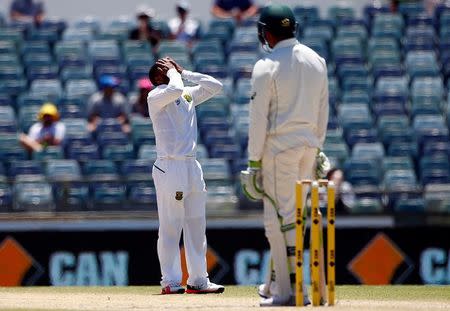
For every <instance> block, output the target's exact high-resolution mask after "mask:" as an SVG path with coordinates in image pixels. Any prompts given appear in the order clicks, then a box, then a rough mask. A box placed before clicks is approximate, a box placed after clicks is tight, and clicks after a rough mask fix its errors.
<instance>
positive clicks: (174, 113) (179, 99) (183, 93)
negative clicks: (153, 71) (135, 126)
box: [147, 69, 222, 159]
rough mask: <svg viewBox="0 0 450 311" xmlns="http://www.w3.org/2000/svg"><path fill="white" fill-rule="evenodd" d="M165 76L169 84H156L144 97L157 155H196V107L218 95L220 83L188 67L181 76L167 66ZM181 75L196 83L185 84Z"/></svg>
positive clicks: (160, 156)
mask: <svg viewBox="0 0 450 311" xmlns="http://www.w3.org/2000/svg"><path fill="white" fill-rule="evenodd" d="M167 76H168V77H169V79H170V81H169V83H168V84H167V85H165V84H163V85H159V86H157V87H156V88H155V89H153V90H152V91H151V92H150V93H149V94H148V97H147V103H148V110H149V114H150V118H151V120H152V123H153V130H154V132H155V137H156V152H157V154H158V158H169V159H170V158H182V157H195V154H196V147H197V118H196V115H195V106H196V105H198V104H201V103H202V102H204V101H206V100H208V99H209V98H211V97H212V96H214V95H215V94H217V93H218V92H219V91H220V90H221V89H222V83H220V82H219V81H218V80H216V79H214V78H213V77H211V76H208V75H204V74H200V73H196V72H191V71H188V70H183V72H182V74H181V75H180V74H179V73H178V72H177V71H176V70H175V69H170V70H169V71H168V72H167ZM182 78H184V79H185V80H188V81H190V82H193V83H195V84H197V85H196V86H193V87H185V86H184V84H183V80H182Z"/></svg>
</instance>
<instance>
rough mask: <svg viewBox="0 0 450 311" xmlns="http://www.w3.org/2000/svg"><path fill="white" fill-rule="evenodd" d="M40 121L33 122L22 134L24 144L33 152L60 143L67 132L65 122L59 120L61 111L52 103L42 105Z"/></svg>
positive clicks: (21, 138)
mask: <svg viewBox="0 0 450 311" xmlns="http://www.w3.org/2000/svg"><path fill="white" fill-rule="evenodd" d="M38 120H39V122H37V123H35V124H33V125H32V126H31V128H30V130H29V132H28V135H26V134H23V133H22V134H20V136H19V140H20V142H21V143H22V145H23V146H24V147H25V148H26V149H27V150H28V151H32V152H40V151H42V150H43V149H45V148H46V147H47V146H57V145H60V144H61V142H62V141H63V140H64V136H65V134H66V127H65V126H64V123H62V122H59V112H58V109H57V108H56V106H55V105H54V104H52V103H45V104H44V105H42V107H41V109H40V111H39V114H38Z"/></svg>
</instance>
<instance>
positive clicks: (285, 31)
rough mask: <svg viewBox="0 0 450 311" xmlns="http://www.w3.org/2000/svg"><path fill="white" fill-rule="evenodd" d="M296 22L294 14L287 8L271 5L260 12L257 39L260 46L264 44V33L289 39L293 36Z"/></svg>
mask: <svg viewBox="0 0 450 311" xmlns="http://www.w3.org/2000/svg"><path fill="white" fill-rule="evenodd" d="M296 25H297V22H296V21H295V16H294V12H292V10H291V9H290V8H289V7H288V6H287V5H281V4H272V5H268V6H266V7H264V8H263V9H262V10H261V14H260V16H259V21H258V38H259V41H260V42H261V44H263V45H264V44H266V43H267V40H266V35H265V32H266V31H268V32H270V33H271V34H272V35H274V36H276V37H282V38H290V37H294V36H295V31H296Z"/></svg>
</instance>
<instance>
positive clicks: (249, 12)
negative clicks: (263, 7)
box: [211, 0, 258, 23]
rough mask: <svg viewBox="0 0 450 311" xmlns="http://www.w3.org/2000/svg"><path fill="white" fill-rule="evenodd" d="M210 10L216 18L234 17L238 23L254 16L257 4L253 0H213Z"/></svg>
mask: <svg viewBox="0 0 450 311" xmlns="http://www.w3.org/2000/svg"><path fill="white" fill-rule="evenodd" d="M211 12H212V14H213V15H214V16H215V17H217V18H234V19H235V20H236V22H238V23H239V22H241V21H243V20H245V19H247V18H250V17H252V16H255V15H256V14H257V13H258V6H256V5H255V4H254V2H253V0H215V1H214V5H213V7H212V9H211Z"/></svg>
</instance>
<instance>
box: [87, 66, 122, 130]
mask: <svg viewBox="0 0 450 311" xmlns="http://www.w3.org/2000/svg"><path fill="white" fill-rule="evenodd" d="M119 84H120V80H119V79H117V78H116V77H113V76H109V75H104V76H102V77H101V78H100V89H101V90H100V91H98V92H97V93H95V94H93V95H92V96H91V97H90V98H89V102H88V116H89V117H88V121H89V125H88V126H89V131H91V132H94V131H95V130H96V129H97V125H98V123H99V122H100V120H101V119H102V118H103V119H107V118H117V119H118V120H119V122H120V123H121V124H122V130H123V131H124V132H125V133H128V132H129V131H130V127H129V125H128V118H127V113H126V106H127V100H126V98H125V96H124V95H122V94H121V93H119V92H117V91H116V88H117V87H118V86H119Z"/></svg>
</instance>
